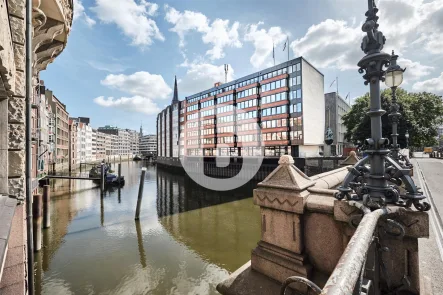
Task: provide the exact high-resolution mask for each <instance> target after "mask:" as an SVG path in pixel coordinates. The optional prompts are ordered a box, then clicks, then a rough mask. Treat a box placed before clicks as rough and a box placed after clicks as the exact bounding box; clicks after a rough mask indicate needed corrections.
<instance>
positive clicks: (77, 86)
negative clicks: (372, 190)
mask: <svg viewBox="0 0 443 295" xmlns="http://www.w3.org/2000/svg"><path fill="white" fill-rule="evenodd" d="M377 3H378V7H379V9H380V12H379V16H380V21H379V23H380V30H381V31H382V32H383V33H384V34H385V35H386V38H387V41H386V45H385V49H384V50H385V51H386V52H391V50H393V49H394V50H395V52H396V53H397V54H399V55H400V59H399V63H400V65H401V66H403V67H406V68H407V71H406V73H405V82H404V84H403V85H402V86H403V87H405V88H406V89H407V90H409V91H429V92H434V93H437V94H439V95H443V50H442V48H443V0H380V1H378V2H377ZM74 5H75V15H74V24H73V27H72V32H71V35H70V38H69V40H68V46H67V48H66V49H65V51H64V52H63V53H62V54H61V56H59V57H58V58H57V59H56V60H55V62H54V63H53V64H51V65H50V66H49V67H48V69H47V70H46V71H45V72H43V73H42V74H41V78H42V79H43V80H44V81H45V85H46V86H47V87H48V88H49V89H51V90H54V93H55V95H56V96H57V97H59V98H60V99H61V100H62V101H63V102H64V103H66V105H67V108H68V112H69V113H70V115H71V116H84V117H90V118H91V120H92V126H93V127H99V126H103V125H105V124H111V125H117V126H118V127H121V128H131V129H138V128H139V126H140V124H141V123H143V129H144V130H145V131H146V132H150V133H154V132H155V119H156V115H157V113H158V111H159V110H161V109H163V108H164V107H165V106H166V105H168V104H169V103H170V101H171V98H172V92H173V82H174V75H177V80H178V92H179V98H180V99H184V98H185V96H187V95H191V94H194V93H196V92H199V91H202V90H205V89H208V88H210V87H212V86H213V84H214V83H215V82H218V81H224V70H223V65H224V64H229V69H230V70H229V73H228V80H232V79H236V78H240V77H242V76H244V75H247V74H250V73H252V72H255V71H259V70H261V69H264V68H266V67H269V66H272V65H273V58H272V46H273V43H274V46H275V59H276V63H277V64H278V63H281V62H284V61H286V60H287V52H284V51H283V46H284V43H285V41H286V39H287V38H289V43H290V56H291V59H292V58H295V57H298V56H303V57H305V58H306V59H307V60H308V61H309V62H310V63H311V64H313V65H314V66H315V67H317V68H318V69H319V70H320V71H321V72H322V73H323V74H324V76H325V89H324V91H325V92H331V91H335V89H336V84H333V85H332V87H330V84H331V83H332V82H333V81H334V80H335V79H336V77H338V81H339V93H340V95H342V96H343V97H345V96H347V95H348V94H349V93H350V95H349V97H351V99H355V98H356V97H358V96H360V95H362V94H364V93H365V92H367V90H368V88H367V87H366V86H365V85H364V84H363V79H362V78H361V75H360V74H358V72H357V70H358V68H357V66H356V64H357V62H358V61H359V59H360V58H361V57H363V55H364V54H363V52H362V51H361V49H360V43H361V38H362V36H363V33H362V31H361V24H362V22H363V21H364V20H365V16H364V13H365V12H366V10H367V1H366V0H358V1H357V0H315V1H314V0H273V1H269V0H223V1H222V0H217V1H215V0H214V1H206V0H188V1H183V0H171V1H165V2H147V1H146V0H112V1H111V0H74Z"/></svg>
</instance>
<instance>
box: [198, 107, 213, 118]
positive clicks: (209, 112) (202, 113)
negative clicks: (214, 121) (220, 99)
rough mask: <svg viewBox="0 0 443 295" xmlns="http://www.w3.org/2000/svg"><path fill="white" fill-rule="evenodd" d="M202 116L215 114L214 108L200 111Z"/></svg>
mask: <svg viewBox="0 0 443 295" xmlns="http://www.w3.org/2000/svg"><path fill="white" fill-rule="evenodd" d="M200 113H201V116H202V117H206V116H212V115H214V114H215V112H214V109H212V110H206V111H202V112H200Z"/></svg>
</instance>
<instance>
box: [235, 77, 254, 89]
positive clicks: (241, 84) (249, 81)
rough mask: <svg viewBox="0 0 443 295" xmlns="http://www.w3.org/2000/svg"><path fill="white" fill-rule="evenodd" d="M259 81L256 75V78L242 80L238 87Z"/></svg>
mask: <svg viewBox="0 0 443 295" xmlns="http://www.w3.org/2000/svg"><path fill="white" fill-rule="evenodd" d="M257 82H258V77H255V78H251V79H248V80H246V81H242V82H240V83H237V85H236V86H237V88H240V87H244V86H246V85H249V84H252V83H257Z"/></svg>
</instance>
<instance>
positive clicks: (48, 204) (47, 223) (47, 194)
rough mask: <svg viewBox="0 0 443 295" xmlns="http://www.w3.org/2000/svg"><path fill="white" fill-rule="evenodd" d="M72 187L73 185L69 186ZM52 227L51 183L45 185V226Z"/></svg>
mask: <svg viewBox="0 0 443 295" xmlns="http://www.w3.org/2000/svg"><path fill="white" fill-rule="evenodd" d="M69 188H71V186H69ZM49 227H51V195H50V191H49V185H44V186H43V228H49Z"/></svg>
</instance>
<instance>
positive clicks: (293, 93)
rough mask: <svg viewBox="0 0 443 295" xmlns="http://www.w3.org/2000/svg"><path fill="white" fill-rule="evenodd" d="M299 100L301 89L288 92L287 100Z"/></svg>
mask: <svg viewBox="0 0 443 295" xmlns="http://www.w3.org/2000/svg"><path fill="white" fill-rule="evenodd" d="M299 98H301V89H297V90H293V91H290V92H289V99H299Z"/></svg>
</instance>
